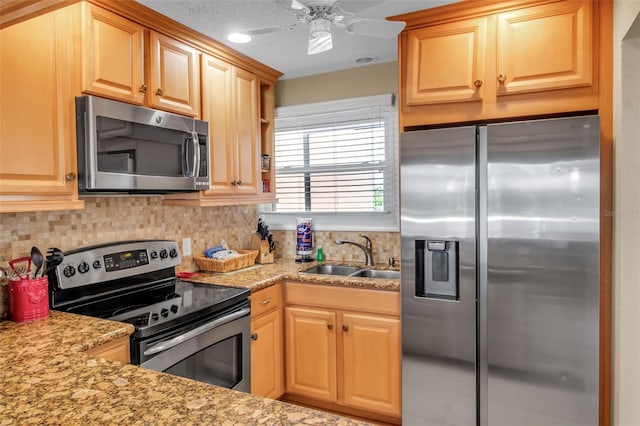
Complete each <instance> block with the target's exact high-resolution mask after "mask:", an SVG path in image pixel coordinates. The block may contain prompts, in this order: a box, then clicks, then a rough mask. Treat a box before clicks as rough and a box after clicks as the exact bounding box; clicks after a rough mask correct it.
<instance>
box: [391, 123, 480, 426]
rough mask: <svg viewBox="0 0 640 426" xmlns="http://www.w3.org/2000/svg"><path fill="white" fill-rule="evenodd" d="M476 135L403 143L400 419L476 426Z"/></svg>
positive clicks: (438, 133) (436, 134)
mask: <svg viewBox="0 0 640 426" xmlns="http://www.w3.org/2000/svg"><path fill="white" fill-rule="evenodd" d="M475 140H476V128H475V127H474V126H471V127H461V128H455V129H437V130H426V131H417V132H408V133H404V134H403V135H402V138H401V149H400V151H401V176H400V178H401V183H400V186H401V196H400V202H401V235H402V237H401V238H402V287H401V291H402V351H403V354H402V384H403V385H402V420H403V424H406V425H431V426H437V425H448V426H458V425H459V426H468V425H475V424H476V343H475V342H476V326H475V319H476V284H475V278H476V268H475V236H474V235H475V210H476V196H475V193H476V175H475V161H476V148H475V146H476V145H475Z"/></svg>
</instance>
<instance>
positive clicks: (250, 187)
mask: <svg viewBox="0 0 640 426" xmlns="http://www.w3.org/2000/svg"><path fill="white" fill-rule="evenodd" d="M233 84H234V96H233V100H234V102H235V130H236V161H237V169H236V179H237V180H236V185H235V186H236V193H237V194H242V195H254V194H257V193H258V180H259V178H258V176H259V171H260V170H259V161H258V158H259V156H260V152H259V149H260V141H259V139H258V137H259V134H258V125H259V122H260V115H259V114H260V112H259V110H258V96H259V89H260V86H259V84H260V82H259V81H258V78H257V77H256V76H255V75H253V74H251V73H249V72H246V71H244V70H241V69H238V68H235V69H234V79H233Z"/></svg>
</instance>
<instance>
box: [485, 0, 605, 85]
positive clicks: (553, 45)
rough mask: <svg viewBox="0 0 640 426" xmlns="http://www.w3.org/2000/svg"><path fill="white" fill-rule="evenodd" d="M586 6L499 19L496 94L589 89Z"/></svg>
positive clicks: (571, 4) (576, 0) (549, 7)
mask: <svg viewBox="0 0 640 426" xmlns="http://www.w3.org/2000/svg"><path fill="white" fill-rule="evenodd" d="M591 3H592V2H591V1H588V0H585V1H580V0H573V1H571V0H570V1H562V2H556V3H550V4H545V5H543V6H537V7H530V8H525V9H520V10H515V11H513V12H508V13H502V14H500V15H498V33H497V49H498V52H497V55H498V59H497V70H496V71H497V73H498V75H497V77H496V78H497V79H498V83H499V84H498V89H497V94H498V95H508V94H512V93H523V92H535V91H540V90H548V89H561V88H570V87H580V86H589V85H591V82H592V78H593V76H592V74H593V62H592V57H591V49H592V41H591V37H592V17H591V8H592V5H591Z"/></svg>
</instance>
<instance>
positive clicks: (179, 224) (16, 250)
mask: <svg viewBox="0 0 640 426" xmlns="http://www.w3.org/2000/svg"><path fill="white" fill-rule="evenodd" d="M257 217H258V209H257V206H224V207H207V208H190V207H175V206H163V205H162V197H135V196H131V197H87V198H85V209H84V210H70V211H54V212H28V213H2V214H0V265H2V266H7V265H6V264H7V262H8V261H9V260H11V259H14V258H17V257H22V256H27V255H28V254H29V252H30V251H31V246H34V245H35V246H38V247H39V248H40V249H41V250H42V251H43V252H44V251H45V250H46V249H47V248H48V247H59V248H60V249H62V250H63V251H67V250H72V249H76V248H79V247H84V246H89V245H94V244H101V243H107V242H113V241H124V240H135V239H168V240H175V241H177V242H178V245H179V246H180V249H181V250H182V239H183V238H191V246H192V252H193V253H201V252H202V251H203V250H204V249H205V248H207V247H211V246H214V245H218V244H219V243H220V240H222V239H225V240H226V241H227V243H228V244H229V246H230V247H231V248H249V247H250V244H251V234H252V233H253V232H254V231H255V229H256V224H257ZM360 234H366V235H368V236H369V237H370V238H371V240H372V242H373V260H374V262H375V263H387V261H388V259H389V257H391V256H400V234H399V233H394V232H341V231H340V232H339V231H314V251H315V248H316V247H318V246H321V247H323V249H324V252H325V256H326V259H327V260H328V261H345V262H352V261H356V262H361V261H363V260H364V255H363V253H362V251H361V250H360V249H358V248H357V247H354V246H351V245H346V244H345V245H337V244H336V243H335V240H336V239H338V238H340V239H347V240H351V241H356V242H359V243H360V242H362V241H363V239H362V238H360ZM273 235H274V240H275V241H276V243H277V244H278V249H277V250H276V256H277V257H285V258H294V257H295V242H296V237H295V231H273ZM181 269H183V270H197V266H196V265H195V263H194V262H193V260H192V258H191V256H188V257H184V258H183V259H182V267H181Z"/></svg>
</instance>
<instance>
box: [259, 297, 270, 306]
mask: <svg viewBox="0 0 640 426" xmlns="http://www.w3.org/2000/svg"><path fill="white" fill-rule="evenodd" d="M258 303H259V304H261V305H268V304H269V303H271V298H270V297H267V298H266V299H264V300H263V301H261V302H258Z"/></svg>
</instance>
